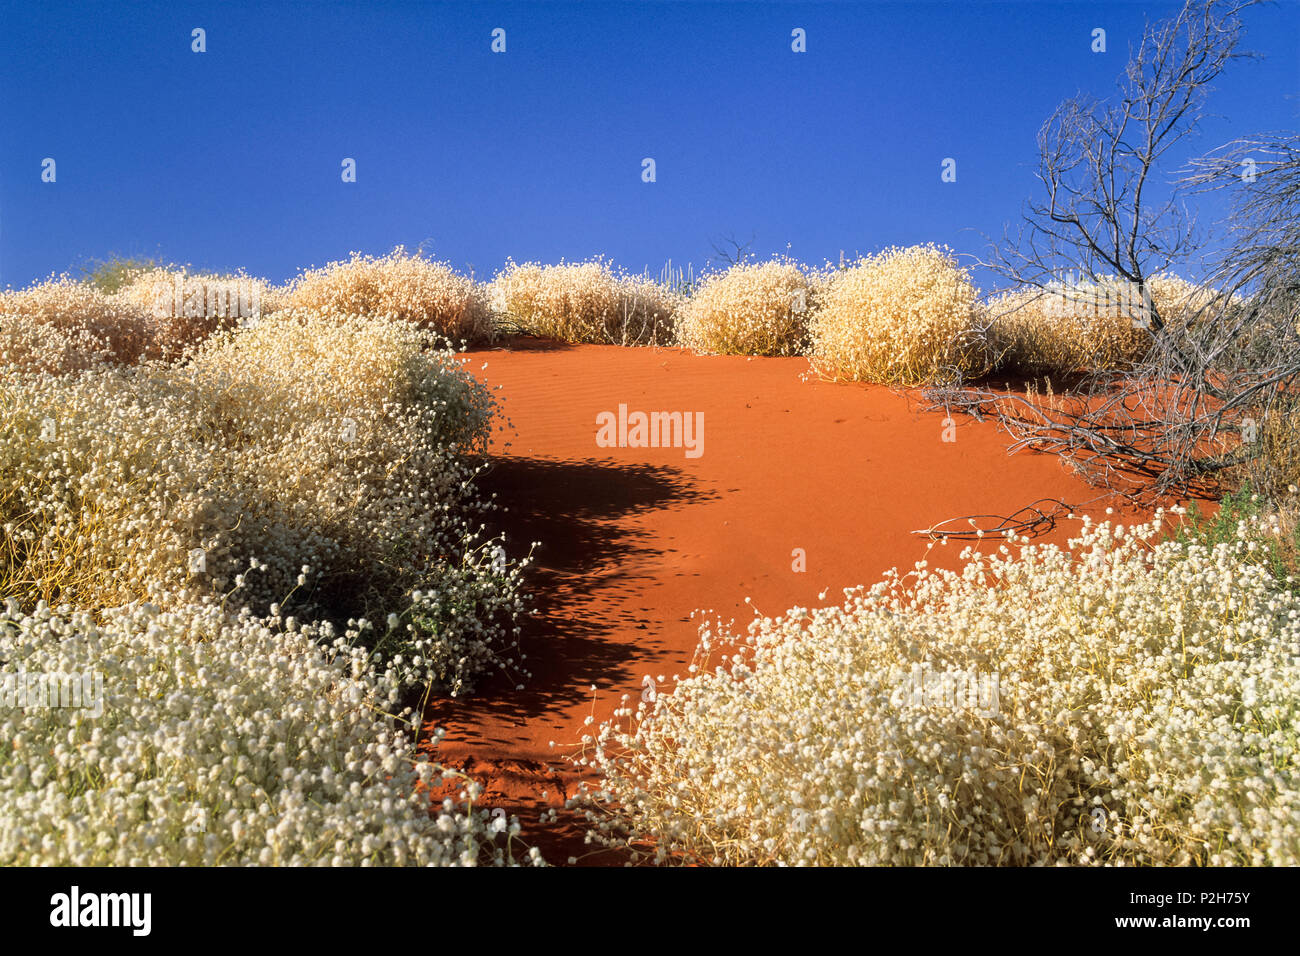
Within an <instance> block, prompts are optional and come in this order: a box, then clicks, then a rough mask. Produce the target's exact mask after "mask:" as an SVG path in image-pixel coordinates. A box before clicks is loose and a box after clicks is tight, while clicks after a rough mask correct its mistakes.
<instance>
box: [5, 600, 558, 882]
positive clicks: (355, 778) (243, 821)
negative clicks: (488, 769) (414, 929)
mask: <svg viewBox="0 0 1300 956" xmlns="http://www.w3.org/2000/svg"><path fill="white" fill-rule="evenodd" d="M356 637H357V635H356V634H355V633H348V634H345V635H342V636H340V637H337V638H335V637H333V635H332V633H331V631H330V629H329V628H328V627H324V628H316V627H310V626H308V627H298V626H296V625H295V624H294V623H293V622H292V621H289V622H286V623H284V624H283V625H280V624H279V623H278V622H268V621H264V620H259V619H257V618H254V617H253V616H251V615H250V614H249V613H248V612H247V611H244V612H241V613H240V614H238V615H233V614H229V613H227V612H224V611H222V610H221V609H220V608H219V607H217V606H215V605H212V604H207V605H189V606H182V607H178V608H175V609H173V610H170V611H167V610H162V609H160V608H158V607H155V606H153V605H148V604H133V605H131V606H127V607H122V608H117V609H113V610H110V611H108V612H106V614H105V615H104V618H103V620H96V619H95V617H93V616H92V615H91V614H89V613H86V612H73V611H71V610H70V609H68V608H66V607H61V608H58V609H57V610H54V609H51V608H50V607H49V606H48V605H46V604H45V603H44V602H41V603H40V604H39V605H38V606H37V607H36V608H35V610H34V611H33V612H32V613H30V614H29V613H23V612H21V611H20V610H18V607H17V604H16V602H13V601H10V602H9V605H8V609H7V610H6V611H5V612H3V613H0V673H3V674H6V675H10V674H12V675H17V674H20V673H27V674H31V673H81V672H88V671H95V672H97V673H98V674H99V675H100V676H102V679H103V700H102V702H101V703H102V712H101V713H100V714H99V715H98V716H92V715H91V714H90V713H89V712H88V711H86V710H84V709H78V708H74V707H49V706H40V705H39V704H37V705H33V704H32V703H31V702H30V701H29V702H26V706H22V707H17V708H13V707H11V708H8V709H5V710H0V736H2V737H3V740H4V746H3V747H0V865H5V866H34V865H41V866H44V865H49V866H103V865H111V866H159V865H167V866H176V865H203V866H212V865H272V866H274V865H324V866H328V865H334V866H355V865H362V866H367V865H444V866H474V865H479V864H483V863H488V864H498V865H500V864H513V863H514V862H515V859H516V853H515V850H516V845H517V844H516V837H517V835H518V832H519V825H518V822H517V821H515V820H510V821H506V820H498V819H493V818H492V817H490V816H489V812H488V811H487V810H486V809H480V808H476V807H475V806H474V805H473V801H474V800H475V799H476V797H477V796H478V794H479V790H478V788H477V787H476V786H475V785H473V784H469V785H468V786H467V787H466V789H465V790H462V791H461V793H460V798H459V799H458V800H452V799H450V798H449V799H447V800H445V801H444V802H443V803H442V806H441V808H440V809H438V808H436V807H433V808H431V806H430V798H429V795H428V792H427V789H426V788H427V787H428V786H438V785H439V784H440V783H442V782H444V774H445V773H446V774H450V772H449V771H444V770H443V768H441V767H440V766H438V765H435V764H431V763H430V762H428V759H427V757H426V756H425V755H417V754H416V753H415V751H414V747H413V745H412V742H411V734H410V732H409V730H410V721H409V719H408V715H407V714H406V712H402V713H400V714H396V713H395V712H396V711H397V709H398V708H397V701H398V699H399V688H398V685H397V684H396V683H394V682H393V681H391V680H390V679H389V678H388V677H386V676H385V675H382V674H378V673H376V672H374V671H373V670H372V669H371V668H370V666H369V664H368V662H367V660H366V657H367V655H366V653H365V651H364V650H361V649H359V648H358V647H356V646H355V639H356ZM389 715H393V716H389ZM445 779H446V781H447V782H452V781H455V780H457V779H458V775H456V776H451V775H449V776H447V777H446V778H445ZM431 810H432V811H433V812H431ZM526 859H527V860H529V861H531V862H532V863H534V864H540V863H541V858H540V855H539V854H538V853H537V852H536V850H535V849H534V850H532V851H530V852H529V854H528V855H527V857H526Z"/></svg>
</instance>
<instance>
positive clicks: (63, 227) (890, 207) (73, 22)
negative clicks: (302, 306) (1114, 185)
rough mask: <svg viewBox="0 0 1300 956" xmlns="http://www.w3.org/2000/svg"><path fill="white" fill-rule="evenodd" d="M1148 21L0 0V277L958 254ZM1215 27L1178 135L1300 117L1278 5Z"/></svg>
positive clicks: (1294, 20)
mask: <svg viewBox="0 0 1300 956" xmlns="http://www.w3.org/2000/svg"><path fill="white" fill-rule="evenodd" d="M1176 8H1177V5H1176V4H1171V3H1159V2H1146V0H1130V2H1120V3H1083V2H1078V3H1065V2H1021V3H1003V2H979V0H964V2H952V3H939V2H912V3H875V2H862V3H757V2H755V3H744V2H732V3H717V2H715V3H690V2H645V3H567V2H553V3H551V2H535V3H494V2H476V3H437V2H421V3H415V2H401V3H398V2H369V3H329V2H317V3H308V2H297V3H266V4H263V3H226V2H223V3H186V2H166V3H113V2H103V3H93V4H92V3H83V4H67V3H59V2H50V0H42V2H31V3H17V2H12V0H0V286H7V285H13V286H21V285H25V284H27V283H28V282H30V281H32V280H33V279H37V278H40V277H43V276H45V275H48V274H49V273H51V272H53V271H63V270H65V269H71V268H73V267H74V266H76V265H77V264H78V263H79V262H82V261H84V260H85V259H86V258H87V257H102V256H104V255H106V254H108V253H110V252H115V253H120V254H144V255H161V256H163V257H165V258H168V259H171V260H175V261H180V262H189V263H192V264H193V265H195V266H196V267H202V268H212V269H223V270H224V269H231V268H235V267H238V266H243V267H245V268H247V269H248V270H249V271H250V272H252V273H254V274H258V275H263V276H267V277H269V278H271V279H273V280H277V281H279V280H282V279H285V278H288V277H290V276H291V275H293V274H294V273H295V271H296V270H297V269H298V268H299V267H302V266H307V265H312V264H322V263H324V262H326V261H329V260H331V259H336V258H341V257H346V255H347V254H348V253H349V252H350V251H351V250H354V249H356V250H361V251H364V252H371V253H382V252H385V251H387V250H388V249H390V248H391V247H392V246H394V245H396V244H399V243H403V244H406V245H407V246H408V247H414V246H418V245H419V244H420V243H422V242H423V243H425V248H426V249H427V250H428V251H430V252H431V253H432V254H434V255H435V256H437V257H439V258H442V259H446V260H447V261H449V262H451V263H452V264H453V265H455V266H457V267H458V268H462V269H468V268H469V267H471V266H472V267H473V269H474V271H475V273H476V274H477V275H479V276H480V277H486V276H490V275H491V274H492V273H493V272H494V271H495V270H496V269H497V268H499V267H500V266H501V265H502V264H503V263H504V261H505V260H506V258H507V257H513V258H515V259H516V260H518V261H523V260H526V259H539V260H543V261H558V260H559V259H561V258H567V259H577V258H584V257H587V256H591V255H595V254H605V255H607V256H608V257H610V258H612V259H613V260H614V261H615V262H617V263H620V264H622V265H624V266H627V267H628V268H630V269H632V270H633V271H638V272H639V271H641V270H642V269H643V268H645V267H649V268H650V270H651V271H652V272H657V271H658V270H659V268H660V267H661V266H662V265H663V263H664V262H665V260H667V259H669V258H671V259H672V260H673V261H674V262H675V263H684V262H686V261H691V260H693V261H694V262H695V263H696V265H697V266H698V265H699V264H701V263H702V262H703V261H704V259H705V258H706V257H707V256H708V255H710V253H711V249H710V245H709V241H710V239H711V238H714V237H717V236H718V235H720V234H722V233H734V234H735V235H736V236H737V237H738V238H741V239H748V238H749V237H750V236H751V235H753V236H754V237H755V242H754V246H753V248H754V251H755V252H757V253H759V254H760V255H767V254H771V253H774V252H783V251H786V250H787V247H788V251H789V252H790V253H791V254H793V255H795V256H796V257H798V258H800V259H803V260H805V261H809V262H816V263H819V262H821V261H822V260H824V259H835V258H837V257H838V255H839V251H840V250H841V249H843V250H845V251H846V252H847V253H848V254H850V255H852V254H853V253H855V252H862V253H867V252H872V251H875V250H877V249H879V248H881V247H884V246H887V245H892V244H910V243H917V242H924V241H935V242H940V243H946V244H948V245H950V246H952V247H953V248H955V249H956V250H958V251H959V252H965V253H973V252H980V251H981V250H982V249H983V240H982V239H981V238H980V236H979V233H981V232H984V233H998V234H1000V233H1001V230H1002V226H1003V223H1004V222H1006V221H1008V220H1011V219H1014V218H1015V217H1016V216H1017V214H1018V211H1019V209H1020V205H1021V203H1022V201H1023V200H1024V199H1025V198H1027V197H1028V196H1030V195H1032V194H1033V192H1034V188H1035V181H1034V178H1033V165H1034V161H1035V159H1036V151H1035V146H1034V137H1035V134H1036V132H1037V130H1038V128H1039V126H1040V124H1041V123H1042V121H1043V120H1044V119H1045V118H1046V117H1047V116H1048V114H1049V113H1050V112H1051V110H1052V109H1053V107H1054V106H1055V105H1056V104H1057V103H1058V102H1059V101H1060V100H1061V99H1062V98H1064V97H1066V96H1069V95H1071V94H1073V93H1075V92H1076V91H1077V90H1086V91H1089V92H1092V93H1095V94H1098V95H1107V94H1109V93H1111V92H1112V91H1113V90H1114V88H1115V87H1114V84H1115V79H1116V77H1117V76H1118V74H1119V72H1120V71H1121V69H1122V68H1123V65H1124V61H1125V59H1126V58H1127V51H1128V45H1129V43H1130V42H1133V41H1135V40H1136V39H1137V37H1138V36H1139V34H1140V31H1141V28H1142V24H1143V20H1144V17H1145V16H1152V17H1162V16H1166V15H1168V14H1169V13H1172V12H1173V11H1174V10H1176ZM1246 26H1247V39H1246V44H1245V45H1246V46H1247V47H1248V48H1251V49H1254V50H1257V51H1258V52H1260V53H1261V54H1263V56H1264V59H1263V60H1262V62H1238V63H1236V64H1233V65H1232V66H1231V67H1230V70H1229V72H1228V74H1226V75H1225V76H1224V77H1223V78H1222V80H1221V82H1220V83H1219V84H1218V88H1217V90H1216V92H1215V93H1214V94H1213V97H1212V99H1211V101H1210V106H1211V108H1212V109H1213V110H1214V111H1215V112H1216V113H1218V114H1220V116H1219V117H1218V118H1216V119H1215V120H1214V121H1213V122H1211V123H1209V124H1207V125H1206V127H1205V129H1204V133H1203V135H1202V136H1201V138H1200V139H1199V141H1198V142H1197V143H1196V148H1197V151H1202V150H1208V149H1209V148H1211V147H1213V146H1216V145H1219V144H1220V143H1222V142H1224V141H1226V140H1228V139H1231V138H1232V137H1234V136H1238V135H1242V134H1247V133H1251V132H1255V131H1259V130H1267V129H1279V128H1295V127H1296V126H1297V125H1298V124H1300V116H1298V114H1300V99H1298V98H1297V94H1298V93H1300V6H1298V5H1297V4H1296V3H1295V2H1294V0H1284V2H1282V3H1279V4H1276V5H1273V6H1271V7H1264V8H1259V9H1252V10H1250V11H1248V12H1247V14H1246ZM195 27H202V28H203V29H205V30H206V32H207V52H206V53H202V54H199V53H194V52H191V48H190V47H191V32H190V31H191V30H192V29H193V28H195ZM495 27H502V28H504V29H505V30H506V31H507V33H506V42H507V51H506V52H505V53H504V54H494V53H493V52H491V49H490V43H491V31H492V30H493V28H495ZM796 27H800V28H803V29H804V30H806V32H807V47H808V50H807V52H806V53H802V54H799V53H794V52H792V51H791V30H792V29H794V28H796ZM1094 27H1103V28H1104V29H1106V31H1107V37H1108V51H1107V52H1106V53H1104V54H1095V53H1093V52H1091V50H1090V43H1091V36H1090V34H1091V31H1092V29H1093V28H1094ZM45 157H52V158H54V159H55V160H56V162H57V182H56V183H53V184H50V183H42V182H41V162H42V160H43V159H44V158H45ZM344 157H352V158H355V160H356V162H357V182H356V183H344V182H342V181H341V178H340V172H341V166H340V164H341V162H342V160H343V159H344ZM644 157H653V158H654V159H655V161H656V164H657V182H655V183H652V184H647V183H643V182H642V181H641V161H642V159H643V158H644ZM945 157H952V158H955V159H956V160H957V182H956V183H951V184H948V183H943V182H941V180H940V164H941V162H942V160H943V159H944V158H945ZM1202 212H1203V214H1204V215H1209V214H1212V213H1213V212H1215V210H1214V209H1212V208H1210V207H1207V208H1206V209H1205V210H1203V211H1202Z"/></svg>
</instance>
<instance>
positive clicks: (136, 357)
mask: <svg viewBox="0 0 1300 956" xmlns="http://www.w3.org/2000/svg"><path fill="white" fill-rule="evenodd" d="M153 334H154V333H153V329H152V323H151V322H150V319H149V316H148V314H147V313H146V312H144V311H143V310H141V309H139V308H137V307H135V306H134V305H132V304H131V303H130V302H129V301H126V300H123V299H119V298H117V297H116V296H110V295H105V294H104V293H102V292H100V291H99V290H98V289H96V288H94V287H93V286H90V285H87V284H86V283H83V282H77V281H75V280H73V279H72V278H70V277H69V276H67V275H62V276H58V277H56V278H52V279H50V280H49V281H47V282H39V283H36V284H34V285H32V286H30V287H28V288H26V289H23V290H21V291H17V292H12V291H11V292H0V368H9V369H16V370H21V371H30V372H50V373H54V374H66V373H70V372H79V371H84V370H85V369H89V368H94V367H96V366H98V365H102V364H105V363H113V364H133V363H135V362H138V361H140V360H141V358H143V357H145V356H146V355H147V353H148V352H149V346H150V343H151V342H152V339H153Z"/></svg>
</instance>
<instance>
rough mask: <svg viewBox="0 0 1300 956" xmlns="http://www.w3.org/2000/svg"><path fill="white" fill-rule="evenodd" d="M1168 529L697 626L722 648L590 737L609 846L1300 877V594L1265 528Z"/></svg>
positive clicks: (1008, 555)
mask: <svg viewBox="0 0 1300 956" xmlns="http://www.w3.org/2000/svg"><path fill="white" fill-rule="evenodd" d="M1162 517H1163V516H1162V515H1157V516H1156V519H1155V521H1154V522H1153V523H1152V524H1149V525H1143V526H1137V527H1131V528H1125V527H1123V526H1122V525H1120V526H1112V525H1111V524H1109V523H1103V524H1101V525H1094V524H1092V523H1090V522H1087V521H1085V523H1084V527H1083V530H1082V531H1081V533H1080V535H1079V537H1078V538H1076V539H1075V540H1072V541H1071V542H1070V544H1069V550H1062V549H1060V548H1057V547H1055V546H1031V545H1027V542H1028V539H1027V538H1026V539H1020V540H1019V541H1007V542H1006V543H1003V544H1001V545H1000V546H994V545H995V544H996V542H992V543H988V544H986V545H985V546H984V550H983V551H977V550H975V549H974V548H967V549H966V551H965V552H964V554H963V558H965V559H966V564H965V566H964V569H963V570H962V571H960V572H952V571H932V570H930V569H929V568H928V567H927V565H926V563H925V562H918V563H917V565H916V569H915V570H914V571H913V572H909V573H908V575H905V576H902V575H899V574H898V573H897V572H894V573H893V574H892V575H891V576H889V577H887V578H886V580H885V581H883V582H882V583H880V584H879V585H877V586H875V587H873V588H870V589H855V590H850V591H847V592H846V600H845V603H844V605H843V606H842V607H832V608H823V609H817V610H805V609H803V608H795V609H793V610H792V611H790V612H789V613H788V614H786V615H784V616H782V617H778V618H776V619H768V618H765V619H761V620H757V621H756V622H755V623H754V624H753V626H752V627H751V628H750V632H749V634H748V636H747V637H745V636H739V637H738V636H735V635H733V634H732V633H730V632H729V631H728V630H726V629H723V628H705V629H704V630H703V644H702V646H703V647H704V648H705V649H711V650H712V651H713V652H715V653H716V652H719V651H722V652H728V651H730V652H732V656H731V657H730V658H729V659H728V658H725V657H724V660H723V663H722V664H721V665H719V666H715V667H714V669H713V670H712V671H709V670H707V669H706V668H707V664H706V665H705V666H704V667H701V668H699V669H698V670H697V668H696V667H692V670H693V671H696V673H695V674H694V676H690V677H688V678H687V679H685V680H682V681H681V682H680V683H678V684H677V686H676V687H675V689H674V690H673V691H672V692H671V693H667V694H665V693H660V694H659V695H658V697H657V700H656V701H655V702H654V703H653V705H649V704H645V703H642V704H640V705H639V706H638V709H637V712H636V713H635V714H633V712H632V711H631V708H630V706H625V707H624V708H623V709H622V710H621V711H620V712H619V715H618V717H617V719H616V721H615V722H612V723H608V724H606V725H604V726H603V727H602V728H601V729H600V731H599V733H597V734H595V735H591V736H589V737H588V738H586V740H585V743H586V748H585V754H584V756H583V757H582V760H583V761H584V762H587V763H589V764H591V765H594V766H595V767H597V768H599V769H600V770H601V771H602V772H603V778H604V779H603V782H602V784H601V785H600V789H599V790H598V791H597V792H595V793H593V794H592V795H591V796H590V800H591V801H592V803H591V804H589V806H588V814H589V817H590V819H591V820H592V821H593V822H594V823H596V826H595V828H594V829H593V830H592V836H593V838H594V839H596V840H598V841H605V842H610V843H620V842H626V841H628V840H629V839H630V840H631V841H633V842H639V845H641V846H644V845H645V843H644V840H646V839H648V840H650V841H652V842H653V843H654V844H655V845H656V846H657V851H656V853H657V858H658V859H659V860H661V861H667V860H687V861H703V862H711V863H727V864H741V863H775V864H785V865H811V864H940V865H945V864H1021V865H1024V864H1206V865H1212V866H1218V865H1232V864H1244V865H1262V864H1271V865H1296V864H1297V863H1300V750H1298V749H1297V746H1296V739H1297V738H1296V733H1297V726H1298V725H1297V716H1298V715H1300V655H1298V654H1297V648H1298V647H1300V600H1298V599H1297V597H1296V596H1295V595H1294V594H1292V593H1291V592H1290V591H1289V590H1287V589H1285V588H1283V587H1281V586H1280V582H1278V580H1277V579H1276V578H1274V577H1272V576H1271V575H1270V574H1269V572H1268V571H1266V570H1265V569H1264V568H1263V567H1262V565H1261V564H1260V563H1259V561H1258V557H1257V556H1258V553H1259V547H1260V546H1259V543H1258V542H1259V541H1260V540H1261V536H1264V535H1268V534H1271V533H1273V529H1271V528H1268V527H1265V526H1263V525H1262V524H1261V525H1258V526H1256V525H1250V524H1248V523H1247V522H1243V523H1242V524H1241V525H1240V526H1239V527H1238V529H1237V537H1236V540H1235V541H1233V542H1229V543H1224V544H1220V545H1216V546H1215V547H1213V548H1209V547H1207V546H1205V545H1202V544H1200V543H1196V542H1193V543H1191V544H1187V545H1184V544H1180V543H1178V542H1177V541H1163V542H1161V541H1160V540H1159V539H1160V522H1161V521H1162ZM1266 520H1271V519H1266ZM1015 544H1022V545H1026V546H1025V547H1023V548H1022V549H1020V553H1019V554H1018V555H1013V554H1012V552H1011V547H1009V545H1015ZM737 646H738V647H739V650H735V648H736V647H737ZM918 666H920V667H923V668H929V669H932V670H935V671H950V672H951V671H955V672H973V673H979V674H986V675H990V674H996V675H997V677H998V681H999V687H998V701H997V706H995V707H993V708H988V707H983V706H972V705H970V701H969V700H968V701H967V705H966V706H952V705H949V706H935V703H934V701H933V700H930V699H927V698H926V696H925V695H916V694H909V693H908V692H907V689H908V687H909V686H910V685H911V681H912V674H913V668H915V667H918ZM918 698H919V703H918ZM981 703H984V702H981ZM625 720H630V721H631V722H630V723H626V724H625V723H624V721H625Z"/></svg>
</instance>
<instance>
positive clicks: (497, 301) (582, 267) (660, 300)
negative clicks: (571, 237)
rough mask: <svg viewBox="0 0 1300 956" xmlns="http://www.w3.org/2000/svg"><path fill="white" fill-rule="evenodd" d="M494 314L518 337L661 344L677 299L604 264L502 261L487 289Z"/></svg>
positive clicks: (597, 261)
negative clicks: (517, 332) (518, 333)
mask: <svg viewBox="0 0 1300 956" xmlns="http://www.w3.org/2000/svg"><path fill="white" fill-rule="evenodd" d="M489 294H490V296H491V301H492V306H493V309H494V310H495V311H496V312H498V313H501V314H502V315H504V316H507V317H508V318H509V320H510V321H511V322H512V323H513V324H514V325H515V326H516V327H517V328H518V329H519V330H520V331H522V332H526V333H528V334H530V335H540V336H546V337H549V338H555V339H560V340H561V341H564V342H594V343H597V344H614V345H663V344H667V343H668V342H670V341H671V340H672V336H673V312H674V310H675V309H676V307H677V305H678V299H677V296H675V295H674V294H673V293H672V292H670V291H669V290H668V289H667V288H666V287H664V286H661V285H660V284H658V283H657V282H654V281H653V280H651V279H648V278H645V277H643V276H634V275H629V274H627V273H626V272H624V271H623V270H621V269H616V268H614V267H613V266H612V265H610V264H609V263H608V262H605V261H603V260H601V259H595V260H592V261H589V262H568V263H566V262H561V263H560V264H559V265H541V264H539V263H535V262H526V263H524V264H523V265H518V264H516V263H515V262H513V261H510V262H507V263H506V266H505V268H504V269H502V270H501V271H500V272H499V273H497V275H496V278H494V279H493V280H492V283H491V286H490V288H489Z"/></svg>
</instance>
